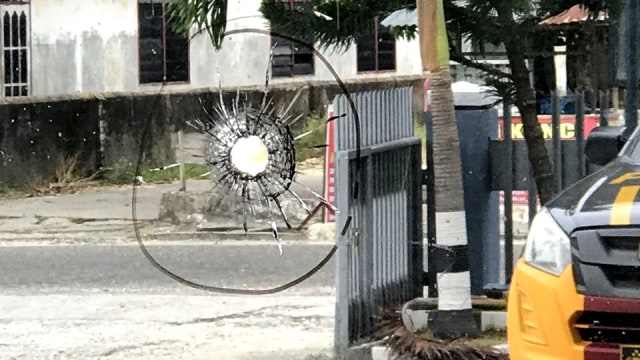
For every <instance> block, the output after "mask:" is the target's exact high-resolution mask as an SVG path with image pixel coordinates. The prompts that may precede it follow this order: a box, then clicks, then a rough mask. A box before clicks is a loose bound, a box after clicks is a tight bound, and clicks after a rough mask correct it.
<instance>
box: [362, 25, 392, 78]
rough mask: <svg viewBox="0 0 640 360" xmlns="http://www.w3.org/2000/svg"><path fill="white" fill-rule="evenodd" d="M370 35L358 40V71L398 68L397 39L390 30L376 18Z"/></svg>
mask: <svg viewBox="0 0 640 360" xmlns="http://www.w3.org/2000/svg"><path fill="white" fill-rule="evenodd" d="M371 29H372V31H371V33H370V34H369V36H364V37H361V38H359V39H358V40H357V42H356V52H357V54H358V55H357V56H358V72H370V71H374V72H375V71H390V70H395V69H396V40H395V38H394V37H393V36H392V35H391V33H390V32H389V30H388V29H387V28H386V27H384V26H382V25H380V23H379V22H378V19H377V18H376V19H374V20H373V23H372V26H371Z"/></svg>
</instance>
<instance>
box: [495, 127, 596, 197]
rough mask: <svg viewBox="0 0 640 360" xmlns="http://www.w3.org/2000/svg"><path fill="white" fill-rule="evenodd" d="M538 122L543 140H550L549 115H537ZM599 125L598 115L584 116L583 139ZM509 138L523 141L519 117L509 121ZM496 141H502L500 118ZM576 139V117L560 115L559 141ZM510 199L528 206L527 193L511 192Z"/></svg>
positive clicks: (502, 133)
mask: <svg viewBox="0 0 640 360" xmlns="http://www.w3.org/2000/svg"><path fill="white" fill-rule="evenodd" d="M538 122H539V123H540V128H541V129H542V134H543V136H544V138H545V140H551V139H552V138H553V127H552V125H551V115H538ZM599 123H600V116H599V115H585V116H584V139H586V138H587V137H588V136H589V134H590V133H591V130H593V129H594V128H595V127H597V126H598V125H599ZM511 137H512V138H513V140H514V141H523V140H524V133H523V131H522V119H521V118H520V116H514V117H513V118H512V120H511ZM498 139H500V140H504V123H503V119H502V117H501V118H499V119H498ZM575 139H576V116H575V115H561V116H560V140H575ZM511 198H512V199H513V204H514V205H527V204H529V192H528V191H526V190H524V191H513V192H512V196H511ZM500 203H501V204H502V203H504V193H503V192H500Z"/></svg>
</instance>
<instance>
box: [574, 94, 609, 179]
mask: <svg viewBox="0 0 640 360" xmlns="http://www.w3.org/2000/svg"><path fill="white" fill-rule="evenodd" d="M600 122H601V123H602V118H601V119H600ZM575 126H576V127H575V129H576V130H575V134H576V147H577V148H578V171H579V174H580V178H581V179H582V178H583V177H585V176H586V175H587V167H586V159H585V156H584V93H583V92H580V93H578V95H577V96H576V125H575Z"/></svg>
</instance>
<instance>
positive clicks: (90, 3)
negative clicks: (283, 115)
mask: <svg viewBox="0 0 640 360" xmlns="http://www.w3.org/2000/svg"><path fill="white" fill-rule="evenodd" d="M137 3H138V1H137V0H32V1H31V24H32V25H31V41H32V48H31V51H32V54H31V59H32V67H31V69H32V73H31V80H32V95H36V96H39V95H60V94H69V93H77V92H118V91H138V90H153V89H156V88H158V87H159V86H158V85H146V84H142V85H141V84H139V81H138V38H137V31H138V18H137ZM259 6H260V0H230V1H229V9H228V18H229V24H228V30H233V29H239V28H257V29H265V30H267V29H268V23H267V21H266V20H265V19H264V18H262V16H261V14H260V12H259V10H258V9H259ZM270 44H271V41H270V38H269V36H267V35H260V34H237V35H234V36H230V37H227V38H225V39H224V44H223V48H222V49H221V50H220V51H216V50H214V48H213V46H212V45H211V43H210V40H209V38H208V36H207V35H206V34H201V35H198V36H196V37H195V38H194V39H193V41H192V43H191V47H190V78H191V81H190V83H189V84H186V85H185V84H175V85H169V86H171V87H174V88H185V87H187V88H189V87H192V88H202V87H217V86H218V75H217V74H218V73H220V76H221V79H222V83H223V86H225V87H233V86H255V85H261V84H264V81H265V71H266V69H267V66H268V59H269V51H270ZM323 55H324V56H325V57H326V59H327V60H328V61H329V62H330V63H331V65H332V66H333V68H334V69H335V70H336V71H337V72H338V74H339V75H340V77H341V78H342V79H343V80H351V79H357V78H371V77H380V78H384V77H392V76H398V75H414V74H420V73H421V65H420V52H419V48H418V41H416V40H414V41H405V40H398V41H397V45H396V68H397V69H396V71H393V72H387V73H381V74H371V73H369V74H366V73H365V74H358V73H357V61H356V49H355V46H353V47H351V48H349V49H347V50H346V51H332V50H330V51H325V52H323ZM332 79H333V76H332V75H331V73H330V72H329V71H328V69H327V68H326V67H325V66H324V65H323V63H322V62H321V61H320V60H319V59H316V62H315V74H314V75H310V76H296V77H293V78H274V79H272V80H271V82H272V83H279V82H286V83H290V82H292V81H309V80H332Z"/></svg>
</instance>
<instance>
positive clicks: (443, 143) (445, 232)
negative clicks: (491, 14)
mask: <svg viewBox="0 0 640 360" xmlns="http://www.w3.org/2000/svg"><path fill="white" fill-rule="evenodd" d="M416 5H417V8H418V32H419V35H420V55H421V58H422V70H423V71H424V73H425V75H426V76H429V77H430V80H431V92H432V96H431V98H432V104H431V112H432V114H433V160H434V164H433V165H434V166H433V168H434V175H435V176H434V179H435V199H428V201H434V200H435V208H436V224H437V226H436V243H437V244H438V245H440V246H443V247H446V248H448V249H449V250H453V249H456V251H455V252H453V253H454V254H457V253H460V252H466V251H467V225H466V213H465V206H464V191H463V183H462V163H461V159H460V139H459V138H458V128H457V125H456V116H455V108H454V102H453V93H452V90H451V85H452V79H451V74H450V72H449V45H448V39H447V33H446V28H445V20H444V7H443V2H442V0H417V4H416ZM459 270H462V271H459V272H448V271H443V272H441V273H439V274H437V287H438V311H437V312H436V313H434V314H432V320H430V321H429V328H430V330H431V331H432V332H433V333H434V335H435V336H436V337H453V338H455V337H460V336H462V335H470V336H475V335H477V333H478V328H477V325H476V322H475V321H474V319H473V313H472V309H471V293H470V288H471V285H470V275H469V268H468V266H467V267H466V269H464V268H463V269H459ZM452 325H453V326H452Z"/></svg>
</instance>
